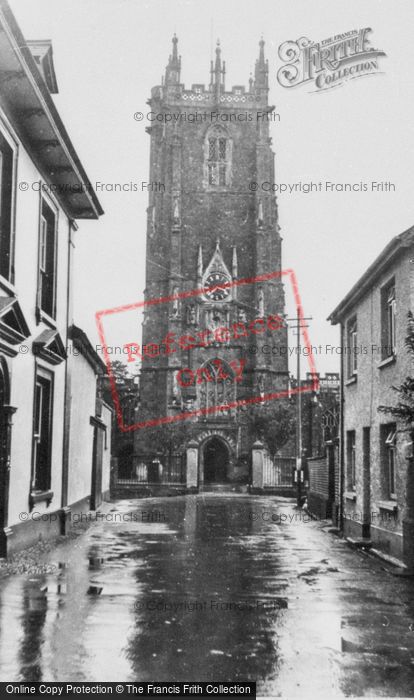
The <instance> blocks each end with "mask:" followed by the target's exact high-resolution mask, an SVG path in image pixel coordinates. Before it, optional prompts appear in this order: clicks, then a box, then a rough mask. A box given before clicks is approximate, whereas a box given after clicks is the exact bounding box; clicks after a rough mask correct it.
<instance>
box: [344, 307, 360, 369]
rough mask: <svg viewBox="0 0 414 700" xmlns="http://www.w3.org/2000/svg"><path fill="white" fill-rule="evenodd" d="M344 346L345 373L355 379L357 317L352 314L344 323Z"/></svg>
mask: <svg viewBox="0 0 414 700" xmlns="http://www.w3.org/2000/svg"><path fill="white" fill-rule="evenodd" d="M346 347H347V375H348V379H354V378H355V379H356V377H357V376H358V353H357V352H356V348H357V347H358V319H357V316H352V318H350V319H348V321H347V324H346Z"/></svg>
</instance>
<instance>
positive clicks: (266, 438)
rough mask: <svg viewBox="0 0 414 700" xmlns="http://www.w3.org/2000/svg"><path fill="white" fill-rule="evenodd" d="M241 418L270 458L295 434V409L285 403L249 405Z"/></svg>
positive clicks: (271, 402) (274, 402)
mask: <svg viewBox="0 0 414 700" xmlns="http://www.w3.org/2000/svg"><path fill="white" fill-rule="evenodd" d="M243 417H244V421H243V422H247V424H248V425H249V426H250V427H251V430H252V432H253V433H254V434H255V435H257V437H258V439H259V440H261V441H262V442H264V443H265V445H266V446H267V448H268V450H269V452H270V454H271V456H272V457H274V456H275V454H276V452H277V451H278V450H280V449H281V448H282V447H283V446H284V445H286V443H287V442H288V441H289V440H290V438H291V437H292V436H293V435H294V434H295V408H294V406H293V405H292V404H291V403H288V402H287V401H283V402H282V401H270V402H269V401H268V402H266V403H264V402H263V403H259V404H250V405H248V406H246V407H245V409H244V410H243Z"/></svg>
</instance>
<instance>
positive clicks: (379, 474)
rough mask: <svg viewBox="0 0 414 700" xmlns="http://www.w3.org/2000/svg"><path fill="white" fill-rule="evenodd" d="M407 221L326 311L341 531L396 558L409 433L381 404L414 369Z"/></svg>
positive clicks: (413, 255)
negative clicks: (335, 361)
mask: <svg viewBox="0 0 414 700" xmlns="http://www.w3.org/2000/svg"><path fill="white" fill-rule="evenodd" d="M413 260H414V229H409V230H408V231H406V232H404V233H402V234H401V235H399V236H396V237H395V238H394V239H392V241H391V242H390V243H389V244H388V246H387V247H386V248H385V249H384V250H383V252H382V253H381V255H380V256H379V257H378V258H377V259H376V260H375V262H374V263H373V264H372V265H371V266H370V267H369V268H368V270H367V271H366V273H365V274H364V275H363V276H362V277H361V279H360V280H359V281H358V282H357V284H356V285H355V286H354V287H353V288H352V289H351V291H350V292H349V293H348V294H347V296H346V297H345V299H344V300H343V301H342V302H341V303H340V304H339V305H338V306H337V308H336V309H335V310H334V312H333V313H332V314H331V316H330V320H331V321H332V323H334V324H340V329H341V330H340V334H341V335H340V345H341V347H342V349H343V352H342V356H341V357H342V368H341V386H342V415H341V494H342V499H341V500H342V519H343V530H344V534H345V535H346V536H347V537H349V538H351V539H353V540H360V541H362V542H365V543H367V544H370V545H372V547H373V548H374V549H377V550H378V551H379V552H382V553H383V554H385V555H387V556H391V557H394V558H396V559H398V560H400V561H401V560H407V557H408V558H409V556H408V554H409V551H410V550H411V549H412V546H413V529H412V518H413V498H414V486H413V484H411V483H410V482H411V480H412V470H413V464H412V448H411V445H410V433H409V431H407V428H406V427H405V426H404V425H402V424H401V423H399V421H398V420H396V419H395V418H394V417H393V416H392V415H391V414H389V413H384V412H380V411H378V408H379V407H380V406H395V405H396V404H397V401H398V396H397V394H396V393H395V391H393V389H392V387H397V386H399V385H400V384H401V383H402V382H403V380H404V379H405V378H406V377H412V376H413V369H414V368H413V360H412V355H411V354H410V353H408V352H407V348H406V346H405V338H406V336H407V323H408V313H409V311H410V310H412V309H413V308H414V268H413Z"/></svg>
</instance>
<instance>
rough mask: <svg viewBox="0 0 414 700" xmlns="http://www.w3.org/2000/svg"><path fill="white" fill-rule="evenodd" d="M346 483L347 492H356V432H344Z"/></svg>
mask: <svg viewBox="0 0 414 700" xmlns="http://www.w3.org/2000/svg"><path fill="white" fill-rule="evenodd" d="M346 481H347V490H348V491H352V492H355V491H356V431H355V430H347V431H346Z"/></svg>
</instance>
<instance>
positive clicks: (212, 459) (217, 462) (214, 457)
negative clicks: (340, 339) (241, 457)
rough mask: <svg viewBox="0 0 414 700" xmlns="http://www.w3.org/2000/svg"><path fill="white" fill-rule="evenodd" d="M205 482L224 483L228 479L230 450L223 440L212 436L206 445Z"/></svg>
mask: <svg viewBox="0 0 414 700" xmlns="http://www.w3.org/2000/svg"><path fill="white" fill-rule="evenodd" d="M203 463H204V483H205V484H223V483H225V482H226V481H228V476H227V471H228V466H229V450H228V447H227V445H226V444H225V442H224V441H223V440H220V438H218V437H212V438H210V440H208V441H207V442H206V444H205V445H204V451H203Z"/></svg>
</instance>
